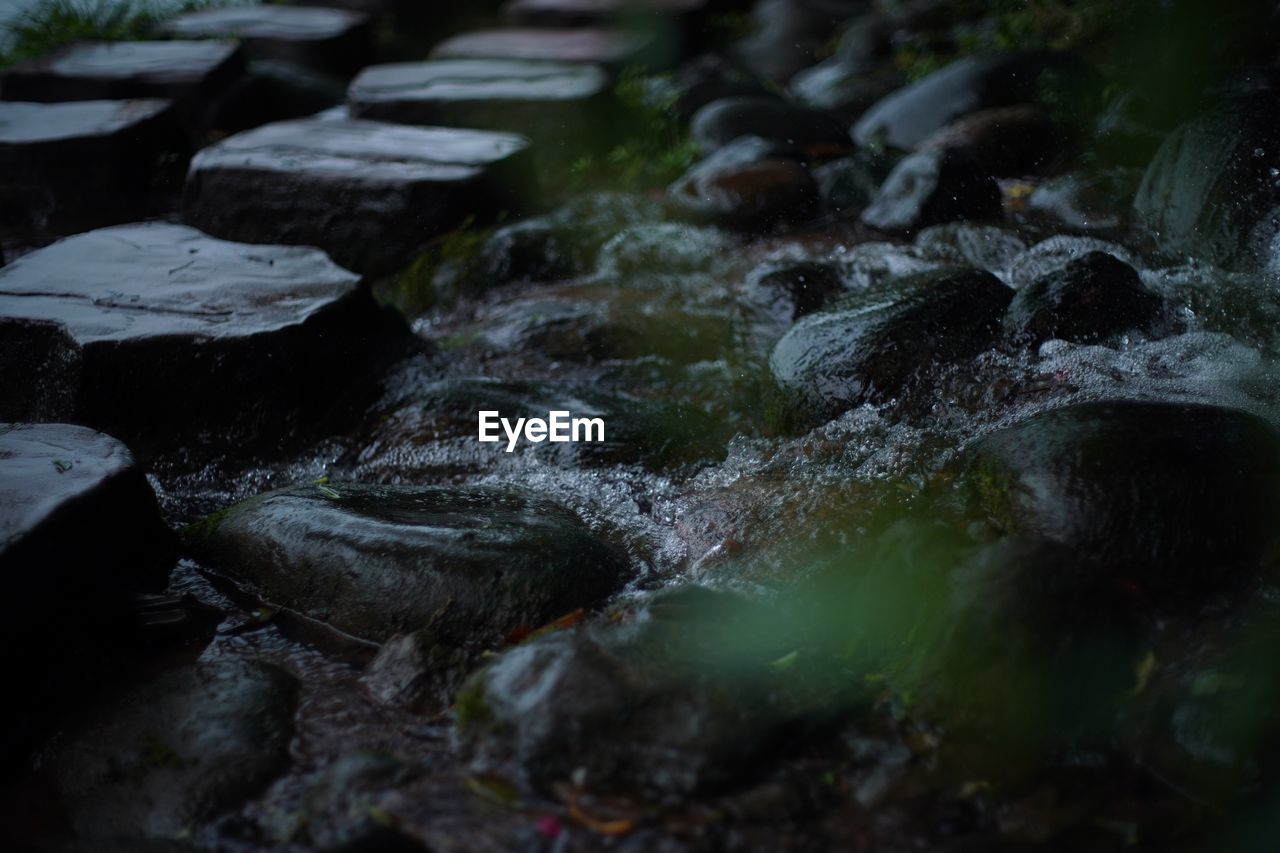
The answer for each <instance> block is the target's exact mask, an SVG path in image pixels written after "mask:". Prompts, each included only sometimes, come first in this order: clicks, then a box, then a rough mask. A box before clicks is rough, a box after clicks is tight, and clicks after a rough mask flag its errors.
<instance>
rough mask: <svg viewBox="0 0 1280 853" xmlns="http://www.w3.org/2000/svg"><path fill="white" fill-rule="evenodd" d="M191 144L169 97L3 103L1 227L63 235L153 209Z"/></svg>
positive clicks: (174, 184)
mask: <svg viewBox="0 0 1280 853" xmlns="http://www.w3.org/2000/svg"><path fill="white" fill-rule="evenodd" d="M188 149H189V143H188V142H187V139H186V136H185V134H184V132H183V129H182V124H181V121H180V120H179V117H178V115H177V112H176V111H175V109H174V107H173V102H172V101H167V100H162V99H148V100H124V101H73V102H69V103H58V104H44V103H30V102H23V101H16V102H15V101H0V227H3V228H6V229H11V230H13V231H16V232H20V233H28V234H37V235H54V234H66V233H69V232H74V231H81V230H85V229H87V228H95V227H99V226H102V225H111V224H114V223H117V222H127V221H130V220H131V219H135V218H140V217H142V216H145V215H147V214H149V213H154V212H157V211H158V210H159V209H161V203H162V199H163V197H164V196H165V195H173V194H175V193H176V191H177V188H178V186H179V185H180V183H181V177H182V171H183V169H184V168H185V163H186V159H187V156H188Z"/></svg>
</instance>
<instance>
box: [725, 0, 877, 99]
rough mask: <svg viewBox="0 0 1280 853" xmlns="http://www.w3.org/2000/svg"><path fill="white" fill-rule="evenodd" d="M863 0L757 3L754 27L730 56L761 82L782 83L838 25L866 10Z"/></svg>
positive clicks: (772, 0)
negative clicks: (762, 80) (736, 59)
mask: <svg viewBox="0 0 1280 853" xmlns="http://www.w3.org/2000/svg"><path fill="white" fill-rule="evenodd" d="M866 5H867V4H866V2H865V0H816V2H815V0H760V2H756V3H755V4H754V6H753V8H752V10H751V20H752V23H753V24H754V26H753V27H752V32H751V34H750V35H748V36H747V37H746V38H744V39H742V40H741V41H739V42H738V43H737V44H736V45H734V47H733V53H734V55H735V56H736V57H737V58H738V60H739V61H741V62H742V63H743V64H744V65H745V66H746V67H747V68H749V69H750V70H751V71H752V72H754V73H755V74H758V75H760V76H761V77H762V78H764V79H765V80H769V81H771V82H774V83H785V82H786V81H787V80H788V79H790V78H791V77H792V75H794V74H795V73H796V72H797V71H799V70H801V69H802V68H804V67H806V66H808V65H811V64H813V61H814V54H815V52H816V51H817V50H818V49H819V48H820V47H821V46H822V45H823V44H825V43H827V42H828V41H829V40H830V39H831V34H832V33H833V32H835V31H836V29H837V28H838V26H839V25H840V23H841V22H842V21H844V20H846V19H848V18H849V17H851V16H853V15H856V14H858V13H859V12H865V11H866Z"/></svg>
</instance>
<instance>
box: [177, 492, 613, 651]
mask: <svg viewBox="0 0 1280 853" xmlns="http://www.w3.org/2000/svg"><path fill="white" fill-rule="evenodd" d="M186 538H187V542H188V546H189V548H190V549H191V551H192V552H193V553H194V554H195V555H196V556H197V558H198V559H200V560H201V561H203V562H206V563H208V564H209V565H212V566H214V567H216V568H218V569H219V570H221V571H224V572H227V573H228V574H230V575H232V576H233V577H235V578H237V579H238V580H241V581H244V582H247V583H249V584H251V585H252V586H254V587H255V588H257V589H259V590H260V591H261V592H262V593H263V594H264V595H266V596H267V597H268V598H270V599H272V600H274V601H277V602H280V603H281V604H288V605H289V606H290V607H292V608H295V609H297V610H300V611H302V612H303V613H306V614H308V615H310V616H313V617H315V618H317V619H321V620H324V621H327V622H329V623H330V624H332V625H334V626H335V627H337V628H339V629H341V630H343V631H347V632H350V633H354V634H357V635H360V636H364V637H370V638H374V639H378V640H384V639H386V638H388V637H390V636H391V635H393V634H396V633H399V632H405V631H412V630H415V629H417V628H421V627H425V626H428V625H431V624H433V622H434V623H435V624H454V625H458V626H460V627H461V628H462V629H464V630H465V631H466V634H467V636H468V637H470V638H471V639H472V641H475V642H479V643H486V642H487V643H492V642H494V641H496V640H499V639H501V638H502V637H503V636H505V635H506V634H507V633H509V632H511V631H514V630H516V629H518V628H521V627H522V626H523V627H525V628H536V627H538V626H540V625H542V624H544V623H546V622H549V621H550V620H552V619H555V618H557V617H559V616H563V615H565V614H566V613H568V612H570V611H572V610H574V609H575V608H578V607H588V606H591V605H593V604H596V603H598V602H600V601H601V600H603V599H604V597H605V596H606V595H608V594H609V593H611V592H614V591H615V590H617V589H618V588H619V587H620V586H621V584H622V582H623V581H624V580H625V578H626V575H627V574H628V567H627V561H626V558H625V556H624V555H623V554H622V553H621V552H620V551H617V550H615V549H614V548H612V547H611V546H608V545H606V544H604V543H602V542H600V541H599V540H596V539H594V538H593V537H592V536H591V535H590V534H589V533H587V531H586V529H585V528H584V527H583V526H582V523H581V522H580V521H579V520H578V519H577V517H575V516H574V514H573V513H572V512H570V511H568V510H566V509H563V508H562V507H560V506H558V505H557V504H555V503H552V502H551V501H549V500H546V499H544V498H540V497H533V496H531V495H528V494H524V493H521V492H516V491H507V490H502V489H496V488H481V487H460V488H447V487H439V488H430V487H414V486H361V485H353V484H333V485H320V486H300V487H297V488H293V489H285V490H281V491H276V492H268V493H267V494H264V495H259V496H258V497H256V498H252V499H250V500H248V501H246V502H244V503H242V504H238V505H236V506H233V507H231V508H230V509H228V510H226V511H224V512H221V513H218V514H217V515H214V516H211V517H210V518H208V519H206V520H205V521H202V522H199V523H198V524H196V525H193V526H191V527H189V528H187V532H186Z"/></svg>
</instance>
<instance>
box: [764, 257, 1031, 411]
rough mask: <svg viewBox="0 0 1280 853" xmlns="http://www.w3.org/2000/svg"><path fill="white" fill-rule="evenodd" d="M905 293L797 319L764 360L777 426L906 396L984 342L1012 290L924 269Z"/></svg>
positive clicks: (902, 285)
mask: <svg viewBox="0 0 1280 853" xmlns="http://www.w3.org/2000/svg"><path fill="white" fill-rule="evenodd" d="M892 289H895V290H897V291H898V292H900V293H902V294H903V295H902V296H900V297H898V298H895V299H892V300H891V301H882V302H878V303H873V304H870V305H863V306H860V307H857V308H848V309H844V310H841V309H840V304H839V303H836V305H835V306H833V308H832V310H830V311H822V312H819V313H816V314H811V315H809V316H808V317H805V318H804V319H802V320H800V321H799V322H798V323H796V325H795V326H793V327H792V328H791V330H790V331H788V332H787V334H786V335H784V336H783V338H782V340H780V341H778V344H777V346H776V347H774V350H773V355H772V356H771V357H770V359H769V368H770V372H771V373H772V375H773V379H774V382H775V383H776V385H777V388H778V391H779V393H780V397H781V399H780V400H779V401H778V402H777V406H778V407H779V410H780V411H779V412H778V416H777V418H776V419H775V420H776V422H777V423H778V424H779V425H780V426H782V427H783V428H789V427H795V426H804V425H808V426H815V425H817V424H820V423H823V422H825V421H828V420H830V419H832V418H834V417H835V416H837V415H839V414H840V413H841V412H844V411H846V410H848V409H851V408H853V407H854V406H857V405H860V404H862V403H888V402H891V401H894V400H896V399H898V398H902V397H905V396H908V395H911V394H912V392H914V391H916V390H917V388H916V387H915V386H918V385H921V384H922V383H927V379H928V377H929V376H930V374H931V373H932V372H934V371H936V370H938V369H940V368H945V367H947V366H951V365H956V364H963V363H964V362H966V361H968V360H969V359H972V358H973V357H974V356H976V355H978V354H979V353H981V352H983V351H985V350H987V349H989V348H990V347H991V346H992V345H993V344H994V343H995V342H996V339H997V337H998V335H999V331H1000V317H1001V314H1002V313H1003V312H1004V310H1005V308H1006V306H1007V305H1008V304H1009V300H1010V299H1012V298H1013V291H1012V290H1010V289H1009V288H1008V287H1005V286H1004V285H1003V284H1001V283H1000V282H999V281H998V280H997V279H996V278H995V277H994V276H992V275H990V274H988V273H985V272H980V271H977V270H960V271H955V270H950V271H939V272H931V273H921V274H919V275H916V276H910V277H908V278H906V279H899V280H898V281H896V282H894V283H893V284H892Z"/></svg>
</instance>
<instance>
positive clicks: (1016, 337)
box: [1004, 252, 1163, 346]
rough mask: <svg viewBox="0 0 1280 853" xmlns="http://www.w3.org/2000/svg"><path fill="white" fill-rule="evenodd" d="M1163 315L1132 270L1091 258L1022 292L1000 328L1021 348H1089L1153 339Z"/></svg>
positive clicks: (1158, 303) (1100, 255)
mask: <svg viewBox="0 0 1280 853" xmlns="http://www.w3.org/2000/svg"><path fill="white" fill-rule="evenodd" d="M1162 309H1163V305H1162V304H1161V300H1160V297H1159V296H1158V295H1156V294H1155V293H1154V292H1152V291H1151V290H1149V289H1147V287H1146V286H1145V285H1143V283H1142V281H1141V280H1140V279H1139V278H1138V273H1137V272H1136V271H1135V270H1134V269H1133V267H1131V266H1129V265H1128V264H1126V263H1124V262H1123V261H1118V260H1116V259H1115V258H1113V257H1112V256H1111V255H1107V254H1104V253H1102V252H1090V253H1088V254H1086V255H1084V256H1082V257H1080V258H1077V259H1076V260H1073V261H1071V262H1070V263H1068V264H1067V265H1066V266H1064V267H1062V269H1060V270H1057V271H1056V272H1052V273H1050V274H1049V275H1046V276H1044V277H1043V278H1040V279H1037V280H1036V281H1034V282H1032V283H1031V284H1029V285H1027V286H1026V287H1023V288H1022V289H1020V290H1019V291H1018V295H1017V296H1015V297H1014V298H1013V302H1012V303H1011V304H1010V305H1009V312H1008V314H1006V315H1005V320H1004V326H1005V332H1006V334H1008V336H1009V338H1010V339H1011V340H1012V341H1014V342H1015V343H1018V344H1022V345H1032V346H1034V345H1036V344H1039V343H1041V342H1043V341H1046V340H1049V339H1050V338H1061V339H1062V340H1067V341H1074V342H1076V343H1083V344H1092V343H1099V342H1101V341H1105V340H1107V339H1109V338H1112V337H1114V336H1116V335H1119V334H1122V333H1124V332H1127V331H1130V330H1138V331H1141V332H1146V333H1151V332H1152V331H1153V329H1154V327H1155V326H1156V325H1157V324H1158V322H1159V321H1160V320H1161V315H1162V313H1163V310H1162Z"/></svg>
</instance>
